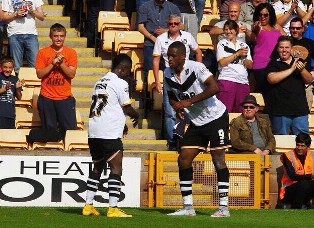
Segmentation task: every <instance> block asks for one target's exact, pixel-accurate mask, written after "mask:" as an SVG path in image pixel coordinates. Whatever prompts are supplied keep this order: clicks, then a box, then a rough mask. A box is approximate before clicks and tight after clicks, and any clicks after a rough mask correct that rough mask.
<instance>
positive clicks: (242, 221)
mask: <svg viewBox="0 0 314 228" xmlns="http://www.w3.org/2000/svg"><path fill="white" fill-rule="evenodd" d="M98 209H99V212H101V216H98V217H95V216H82V215H81V210H82V209H81V208H64V207H60V208H46V207H44V208H43V207H0V227H1V228H6V227H10V228H11V227H12V228H15V227H45V228H48V227H58V228H59V227H67V228H68V227H76V228H79V227H85V228H96V227H104V228H107V227H119V228H121V227H131V228H138V227H149V228H155V227H157V228H158V227H160V228H165V227H173V228H179V227H185V228H191V227H197V228H198V227H215V228H222V227H239V228H244V227H250V228H251V227H252V228H256V227H266V228H268V227H293V228H294V227H302V228H307V227H314V210H279V209H277V210H275V209H269V210H268V209H260V210H240V209H239V210H237V209H231V210H230V213H231V217H229V218H211V217H210V216H209V215H210V214H211V213H213V212H214V210H213V209H196V213H197V216H195V217H188V216H183V217H182V216H175V217H173V216H167V215H166V214H167V213H169V212H172V211H174V210H173V209H160V208H152V209H149V208H124V209H123V210H124V211H126V212H127V213H129V214H132V215H133V217H132V218H107V217H106V216H105V209H104V208H98Z"/></svg>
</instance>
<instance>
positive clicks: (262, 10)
mask: <svg viewBox="0 0 314 228" xmlns="http://www.w3.org/2000/svg"><path fill="white" fill-rule="evenodd" d="M252 33H253V35H252V36H253V38H255V42H256V44H255V47H254V54H253V73H254V78H255V92H260V93H262V94H263V96H264V99H265V93H266V91H267V79H266V78H267V75H266V73H265V68H266V66H267V64H268V62H269V61H270V56H271V53H272V51H273V50H274V48H275V46H276V44H277V40H278V38H279V37H280V36H281V35H282V34H285V32H284V31H283V29H282V28H281V27H280V26H278V25H277V24H276V14H275V10H274V8H273V7H272V6H271V5H270V4H269V3H261V4H259V5H258V6H257V7H256V9H255V12H254V15H253V27H252Z"/></svg>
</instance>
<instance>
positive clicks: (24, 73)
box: [19, 67, 41, 87]
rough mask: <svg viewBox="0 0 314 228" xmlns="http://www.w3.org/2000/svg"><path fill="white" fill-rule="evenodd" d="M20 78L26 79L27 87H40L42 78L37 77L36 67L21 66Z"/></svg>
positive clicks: (25, 84)
mask: <svg viewBox="0 0 314 228" xmlns="http://www.w3.org/2000/svg"><path fill="white" fill-rule="evenodd" d="M19 79H20V80H22V79H24V86H25V87H40V85H41V79H39V78H38V77H37V74H36V69H35V68H34V67H21V68H20V71H19Z"/></svg>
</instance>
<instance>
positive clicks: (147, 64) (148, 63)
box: [143, 45, 154, 75]
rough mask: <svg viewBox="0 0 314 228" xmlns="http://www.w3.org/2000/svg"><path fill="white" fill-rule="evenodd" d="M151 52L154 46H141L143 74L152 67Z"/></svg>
mask: <svg viewBox="0 0 314 228" xmlns="http://www.w3.org/2000/svg"><path fill="white" fill-rule="evenodd" d="M153 52H154V46H145V45H144V48H143V54H144V66H143V71H144V74H146V75H147V73H148V71H149V70H152V69H153Z"/></svg>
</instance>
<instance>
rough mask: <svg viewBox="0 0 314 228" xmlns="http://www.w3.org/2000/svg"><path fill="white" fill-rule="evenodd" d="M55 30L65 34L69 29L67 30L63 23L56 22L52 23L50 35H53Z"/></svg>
mask: <svg viewBox="0 0 314 228" xmlns="http://www.w3.org/2000/svg"><path fill="white" fill-rule="evenodd" d="M53 32H64V34H65V35H66V33H67V30H66V28H65V27H64V26H63V25H61V24H60V23H55V24H53V25H51V27H50V35H51V34H52V33H53Z"/></svg>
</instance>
